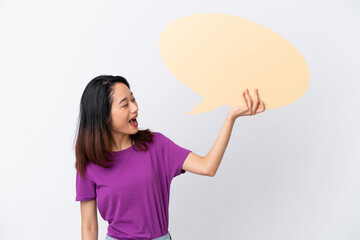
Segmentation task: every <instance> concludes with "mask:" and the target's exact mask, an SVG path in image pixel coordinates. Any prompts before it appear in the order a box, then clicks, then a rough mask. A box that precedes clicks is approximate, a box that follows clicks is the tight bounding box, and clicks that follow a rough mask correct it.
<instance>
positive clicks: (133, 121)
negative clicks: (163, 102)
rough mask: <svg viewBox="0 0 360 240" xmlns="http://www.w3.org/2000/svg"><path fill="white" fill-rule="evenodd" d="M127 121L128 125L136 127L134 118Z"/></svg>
mask: <svg viewBox="0 0 360 240" xmlns="http://www.w3.org/2000/svg"><path fill="white" fill-rule="evenodd" d="M129 123H130V125H131V126H132V127H137V126H138V122H137V120H136V118H132V119H130V121H129Z"/></svg>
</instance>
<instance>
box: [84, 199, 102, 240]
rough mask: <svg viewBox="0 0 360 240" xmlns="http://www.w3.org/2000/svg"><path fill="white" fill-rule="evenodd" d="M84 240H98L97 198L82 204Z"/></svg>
mask: <svg viewBox="0 0 360 240" xmlns="http://www.w3.org/2000/svg"><path fill="white" fill-rule="evenodd" d="M80 210H81V236H82V240H98V222H97V208H96V198H95V199H93V200H90V201H81V202H80Z"/></svg>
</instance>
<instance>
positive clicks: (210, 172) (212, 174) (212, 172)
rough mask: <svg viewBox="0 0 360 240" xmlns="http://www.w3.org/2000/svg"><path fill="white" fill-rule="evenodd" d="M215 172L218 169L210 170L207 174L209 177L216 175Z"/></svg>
mask: <svg viewBox="0 0 360 240" xmlns="http://www.w3.org/2000/svg"><path fill="white" fill-rule="evenodd" d="M215 174H216V171H208V172H207V174H206V176H208V177H214V176H215Z"/></svg>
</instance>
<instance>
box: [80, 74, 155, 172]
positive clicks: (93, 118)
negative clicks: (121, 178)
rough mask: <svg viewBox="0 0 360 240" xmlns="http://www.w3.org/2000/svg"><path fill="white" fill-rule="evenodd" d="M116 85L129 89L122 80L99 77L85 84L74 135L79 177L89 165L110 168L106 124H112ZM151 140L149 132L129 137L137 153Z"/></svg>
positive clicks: (109, 146)
mask: <svg viewBox="0 0 360 240" xmlns="http://www.w3.org/2000/svg"><path fill="white" fill-rule="evenodd" d="M115 83H123V84H125V85H126V86H127V87H128V88H129V89H130V84H129V83H128V81H127V80H126V79H125V78H124V77H121V76H111V75H100V76H98V77H95V78H94V79H92V80H91V81H90V82H89V83H88V84H87V86H86V88H85V90H84V92H83V94H82V97H81V101H80V113H79V118H78V129H77V130H78V131H77V136H75V139H77V140H76V146H75V156H76V163H75V167H76V169H77V171H78V172H79V174H80V176H81V177H83V176H84V171H85V168H86V166H87V164H88V163H89V162H92V163H94V164H96V165H98V166H101V167H104V168H109V167H111V163H112V162H114V161H115V159H113V158H110V157H109V156H108V155H107V153H111V155H112V154H113V151H112V149H111V141H112V135H111V131H110V126H109V123H111V106H112V102H113V98H112V94H113V91H114V89H113V86H114V85H115ZM152 137H153V134H152V132H151V131H150V130H149V129H145V130H138V132H137V133H136V134H131V135H130V139H131V144H132V146H131V147H132V148H134V150H136V148H139V149H140V151H147V150H148V146H147V144H146V142H152V141H153V139H152ZM133 143H134V144H133ZM141 145H142V146H143V147H142V146H141ZM136 151H137V150H136Z"/></svg>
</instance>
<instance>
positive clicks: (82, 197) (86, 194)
mask: <svg viewBox="0 0 360 240" xmlns="http://www.w3.org/2000/svg"><path fill="white" fill-rule="evenodd" d="M95 198H96V184H95V183H94V182H93V181H91V180H90V179H89V178H88V176H87V174H86V171H85V176H84V177H81V176H80V173H79V172H78V171H77V170H76V198H75V201H89V200H92V199H95Z"/></svg>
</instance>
